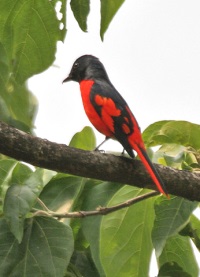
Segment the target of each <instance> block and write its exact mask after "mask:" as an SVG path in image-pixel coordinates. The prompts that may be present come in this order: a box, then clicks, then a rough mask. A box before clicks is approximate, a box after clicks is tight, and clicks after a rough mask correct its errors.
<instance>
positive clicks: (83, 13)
mask: <svg viewBox="0 0 200 277" xmlns="http://www.w3.org/2000/svg"><path fill="white" fill-rule="evenodd" d="M70 5H71V9H72V11H73V14H74V17H75V18H76V20H77V22H78V24H79V27H80V28H81V30H82V31H84V32H86V31H87V16H88V14H89V11H90V1H89V0H71V2H70Z"/></svg>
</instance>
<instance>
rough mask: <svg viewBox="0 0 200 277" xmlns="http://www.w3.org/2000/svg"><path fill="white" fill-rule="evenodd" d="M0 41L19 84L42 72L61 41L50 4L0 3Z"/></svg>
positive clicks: (49, 63)
mask: <svg viewBox="0 0 200 277" xmlns="http://www.w3.org/2000/svg"><path fill="white" fill-rule="evenodd" d="M0 11H1V18H0V23H1V24H0V41H1V42H2V43H3V45H4V48H5V49H6V52H7V55H8V57H9V60H10V61H12V63H10V67H11V68H12V72H13V73H14V76H15V78H16V80H17V81H18V82H19V83H23V82H24V81H25V80H26V79H27V78H29V77H30V76H32V75H33V74H36V73H39V72H41V71H43V70H45V69H46V68H47V67H48V66H50V65H51V64H52V62H53V61H54V59H55V52H56V43H57V41H58V40H60V39H63V33H62V32H61V30H60V29H59V20H58V19H57V17H56V12H55V7H54V3H53V1H34V0H30V1H27V0H17V1H16V0H10V1H7V0H1V1H0Z"/></svg>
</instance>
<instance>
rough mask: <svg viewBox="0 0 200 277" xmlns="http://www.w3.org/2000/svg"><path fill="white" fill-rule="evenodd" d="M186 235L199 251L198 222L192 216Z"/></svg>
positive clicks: (199, 235) (199, 230) (199, 232)
mask: <svg viewBox="0 0 200 277" xmlns="http://www.w3.org/2000/svg"><path fill="white" fill-rule="evenodd" d="M188 235H189V236H190V237H191V239H192V241H193V242H194V244H195V245H196V247H197V249H198V250H199V251H200V220H199V219H198V218H197V217H196V216H194V215H192V216H191V218H190V222H189V234H188Z"/></svg>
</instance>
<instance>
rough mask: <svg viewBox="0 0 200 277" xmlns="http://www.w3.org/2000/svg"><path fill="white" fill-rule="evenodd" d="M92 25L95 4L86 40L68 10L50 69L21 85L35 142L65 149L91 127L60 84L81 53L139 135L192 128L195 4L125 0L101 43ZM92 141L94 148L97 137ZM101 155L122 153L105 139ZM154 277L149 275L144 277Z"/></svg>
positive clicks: (198, 33)
mask: <svg viewBox="0 0 200 277" xmlns="http://www.w3.org/2000/svg"><path fill="white" fill-rule="evenodd" d="M68 2H69V1H68ZM99 26H100V1H99V0H92V1H91V11H90V14H89V17H88V32H87V33H83V32H82V31H81V30H80V28H79V27H78V24H77V22H76V20H75V19H74V17H73V14H72V12H71V9H70V6H69V3H68V13H67V28H68V32H67V36H66V39H65V42H64V44H63V43H59V44H58V52H57V54H56V60H55V62H54V65H53V66H52V67H51V68H49V69H48V70H47V71H45V72H44V73H42V74H39V75H36V76H34V77H32V78H31V79H30V81H29V88H30V89H31V91H32V92H33V93H34V94H35V95H36V97H37V99H38V102H39V110H38V114H37V117H36V121H35V126H36V129H35V131H36V134H37V136H39V137H42V138H46V139H48V140H51V141H55V142H58V143H66V144H68V143H69V141H70V139H71V137H72V136H73V135H74V133H76V132H78V131H80V130H81V129H82V128H83V127H84V126H86V125H89V126H91V124H90V122H89V120H88V119H87V117H86V115H85V112H84V110H83V107H82V100H81V96H80V92H79V85H78V83H74V82H69V83H65V84H62V81H63V79H65V78H66V76H67V75H68V74H69V71H70V69H71V66H72V64H73V62H74V61H75V60H76V59H77V58H78V57H79V56H81V55H84V54H92V55H95V56H97V57H98V58H99V59H100V60H101V62H102V63H103V64H104V66H105V68H106V70H107V73H108V75H109V77H110V80H111V82H112V83H113V84H114V86H115V87H116V89H117V90H118V91H119V92H120V93H121V94H122V96H123V97H124V98H125V100H126V101H127V103H128V104H129V106H130V108H131V110H132V112H133V114H134V115H135V117H136V118H137V120H138V122H139V125H140V127H141V130H142V131H143V130H144V129H145V128H146V127H147V126H148V125H150V124H151V123H153V122H156V121H159V120H186V121H190V122H193V123H197V124H200V2H199V0H191V1H187V0H162V1H161V0H151V1H150V0H126V1H125V3H124V4H123V5H122V7H121V8H120V10H119V11H118V13H117V15H116V16H115V18H114V19H113V21H112V22H111V25H110V27H109V29H108V31H107V32H106V34H105V37H104V41H103V42H102V41H101V39H100V36H99V28H100V27H99ZM95 134H96V135H97V144H99V143H100V142H101V141H102V140H103V138H104V137H103V136H102V135H100V134H99V133H98V132H97V131H95ZM103 149H104V150H115V151H121V150H122V148H121V146H120V145H119V144H118V143H117V142H114V141H112V140H110V141H109V142H107V143H106V144H105V145H104V146H103ZM196 255H197V253H196ZM153 265H154V263H153ZM154 268H155V267H154ZM155 274H156V271H155V269H154V270H153V271H152V273H151V276H155Z"/></svg>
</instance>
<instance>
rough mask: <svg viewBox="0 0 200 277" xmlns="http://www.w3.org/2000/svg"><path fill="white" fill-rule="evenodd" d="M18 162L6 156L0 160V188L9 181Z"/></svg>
mask: <svg viewBox="0 0 200 277" xmlns="http://www.w3.org/2000/svg"><path fill="white" fill-rule="evenodd" d="M17 163H18V162H17V161H16V160H13V159H10V158H8V159H7V158H6V159H2V160H0V186H1V188H2V187H3V186H4V185H5V184H6V185H7V182H8V181H9V179H10V178H11V174H12V171H13V169H14V167H15V166H16V164H17Z"/></svg>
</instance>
